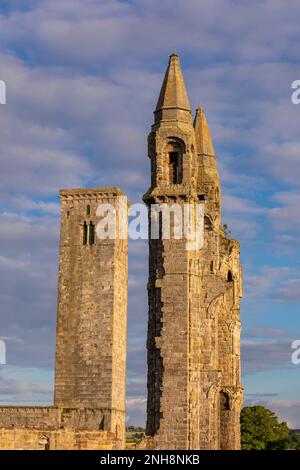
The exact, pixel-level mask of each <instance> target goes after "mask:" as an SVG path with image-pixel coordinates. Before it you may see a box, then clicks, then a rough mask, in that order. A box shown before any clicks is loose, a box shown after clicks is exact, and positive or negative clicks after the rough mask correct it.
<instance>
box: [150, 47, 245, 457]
mask: <svg viewBox="0 0 300 470" xmlns="http://www.w3.org/2000/svg"><path fill="white" fill-rule="evenodd" d="M154 116H155V120H154V124H153V126H152V130H151V133H150V135H149V138H148V155H149V157H150V159H151V187H150V189H149V190H148V191H147V193H146V194H145V195H144V201H145V203H146V204H147V206H148V207H149V214H150V210H151V205H152V204H168V205H173V204H177V205H179V206H183V205H184V204H187V203H189V204H191V205H192V206H193V207H195V206H197V205H198V204H202V205H204V246H203V247H202V248H201V249H197V250H195V249H189V248H188V246H187V245H186V240H185V239H184V238H182V239H178V238H176V237H175V235H174V233H175V232H174V227H173V232H172V234H171V238H170V239H164V235H163V234H162V231H161V230H160V232H161V233H160V237H159V239H151V238H150V239H149V251H150V254H149V282H148V296H149V321H148V339H147V349H148V404H147V436H148V437H147V438H146V439H145V440H144V442H143V444H142V446H145V447H146V448H147V447H148V448H156V449H239V447H240V428H239V415H240V407H241V402H242V387H241V383H240V316H239V301H240V297H241V295H242V275H241V266H240V261H239V243H238V242H237V241H236V240H233V239H230V238H228V237H227V236H226V234H225V233H224V230H223V229H222V227H221V219H220V210H221V192H220V183H219V175H218V169H217V161H216V156H215V152H214V148H213V145H212V142H211V137H210V131H209V128H208V124H207V122H206V118H205V114H204V111H203V109H198V110H197V112H196V117H195V120H194V123H193V121H192V113H191V109H190V104H189V99H188V95H187V91H186V88H185V84H184V79H183V76H182V72H181V69H180V64H179V58H178V56H177V55H176V54H172V55H171V56H170V60H169V65H168V68H167V71H166V74H165V78H164V81H163V85H162V88H161V92H160V95H159V99H158V102H157V106H156V110H155V112H154ZM149 220H150V219H149ZM150 230H151V227H150Z"/></svg>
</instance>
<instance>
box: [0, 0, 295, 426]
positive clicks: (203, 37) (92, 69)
mask: <svg viewBox="0 0 300 470" xmlns="http://www.w3.org/2000/svg"><path fill="white" fill-rule="evenodd" d="M298 18H299V2H298V0H290V1H289V2H288V7H287V2H286V1H284V0H253V1H252V2H244V1H237V0H218V1H214V0H202V1H199V0H185V1H184V2H183V1H180V0H152V1H151V2H149V1H146V0H139V1H137V0H133V1H130V2H129V1H114V0H109V1H105V0H100V1H96V0H85V1H84V2H83V1H79V0H60V1H53V0H28V1H27V0H22V1H18V0H13V1H9V2H8V1H0V79H2V80H5V82H6V84H7V104H6V105H5V106H4V105H1V106H0V160H1V173H0V193H1V194H0V195H1V197H0V246H1V251H0V278H1V283H0V337H1V338H4V339H5V340H6V343H7V362H8V364H7V365H6V366H3V367H1V369H0V400H1V402H2V403H22V404H25V403H36V404H38V403H51V401H52V392H53V362H54V344H55V320H56V288H57V255H58V233H59V219H58V214H59V212H58V199H57V192H58V190H59V188H62V187H75V186H76V187H77V186H102V185H105V186H113V185H118V186H120V187H121V189H122V190H124V191H125V192H126V194H128V196H129V197H130V199H131V201H132V202H136V201H140V199H141V195H142V194H143V192H145V190H146V189H147V187H148V186H149V177H150V173H149V171H150V168H149V162H148V158H147V150H146V137H147V133H148V132H149V129H150V125H151V123H152V120H153V114H152V113H153V110H154V107H155V103H156V99H157V96H158V92H159V89H160V85H161V82H162V78H163V74H164V71H165V68H166V65H167V61H168V55H169V54H170V53H171V52H174V51H176V52H178V53H179V55H180V60H181V65H182V68H183V71H184V75H185V80H186V85H187V88H188V93H189V97H190V101H191V104H192V107H193V109H195V108H196V107H198V106H203V107H204V108H205V110H206V115H207V118H208V121H209V124H210V128H211V132H212V136H213V142H214V146H215V149H216V151H217V156H218V163H219V169H220V177H221V182H222V194H223V213H222V215H223V222H224V223H227V224H228V226H229V229H230V230H231V232H232V236H234V237H237V238H239V240H240V241H241V251H242V262H243V265H244V287H245V292H244V299H243V301H242V309H241V312H242V323H243V334H242V357H243V383H244V385H245V403H247V404H254V403H263V404H265V405H266V406H268V407H270V408H272V409H274V411H276V412H277V413H278V414H279V416H280V417H281V418H282V419H284V420H287V421H288V423H289V424H290V425H291V426H293V427H299V428H300V398H299V389H300V366H295V365H293V364H292V363H291V353H292V349H291V343H292V341H293V340H295V339H300V315H299V306H300V266H299V247H300V243H299V234H300V217H299V215H300V214H299V205H300V188H299V180H300V158H299V157H300V142H299V132H300V128H299V122H300V119H299V118H300V105H298V106H296V105H293V104H292V103H291V92H292V91H291V84H292V82H293V81H294V80H297V79H300V66H299V41H300V30H299V20H298ZM129 272H130V276H129V310H128V422H129V423H132V424H143V422H144V416H145V414H144V413H145V396H146V352H145V334H146V322H147V303H146V277H147V245H146V244H145V242H131V243H130V264H129Z"/></svg>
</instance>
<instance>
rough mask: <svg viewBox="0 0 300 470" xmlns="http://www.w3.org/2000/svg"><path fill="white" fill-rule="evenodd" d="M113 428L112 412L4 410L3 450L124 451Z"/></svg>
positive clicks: (0, 416)
mask: <svg viewBox="0 0 300 470" xmlns="http://www.w3.org/2000/svg"><path fill="white" fill-rule="evenodd" d="M110 426H111V423H110V410H101V409H92V408H60V407H44V406H41V407H38V406H34V407H33V406H32V407H31V406H26V407H25V406H24V407H23V406H3V407H0V450H8V449H14V450H21V449H28V450H41V449H43V450H47V449H49V450H59V449H70V450H93V449H94V450H103V449H108V450H110V449H122V447H123V446H124V445H125V443H124V442H123V440H122V436H118V438H117V437H116V435H115V434H114V433H112V432H110ZM105 428H106V429H105Z"/></svg>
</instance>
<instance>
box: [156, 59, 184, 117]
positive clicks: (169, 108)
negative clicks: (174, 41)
mask: <svg viewBox="0 0 300 470" xmlns="http://www.w3.org/2000/svg"><path fill="white" fill-rule="evenodd" d="M154 115H155V123H158V122H160V121H182V122H188V123H190V122H191V116H192V113H191V107H190V102H189V98H188V94H187V91H186V87H185V83H184V78H183V75H182V71H181V68H180V63H179V57H178V55H177V54H171V55H170V58H169V65H168V68H167V70H166V74H165V78H164V81H163V84H162V87H161V90H160V94H159V98H158V102H157V105H156V109H155V111H154Z"/></svg>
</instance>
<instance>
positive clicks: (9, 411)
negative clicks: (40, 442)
mask: <svg viewBox="0 0 300 470" xmlns="http://www.w3.org/2000/svg"><path fill="white" fill-rule="evenodd" d="M109 418H110V416H109V410H102V409H97V408H96V409H94V408H60V407H54V406H53V407H52V406H51V407H44V406H40V407H39V406H32V407H31V406H3V407H0V429H1V428H5V429H14V428H26V429H44V428H47V429H50V430H57V429H65V430H77V431H80V430H86V431H87V430H89V431H103V430H106V431H110V429H109Z"/></svg>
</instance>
